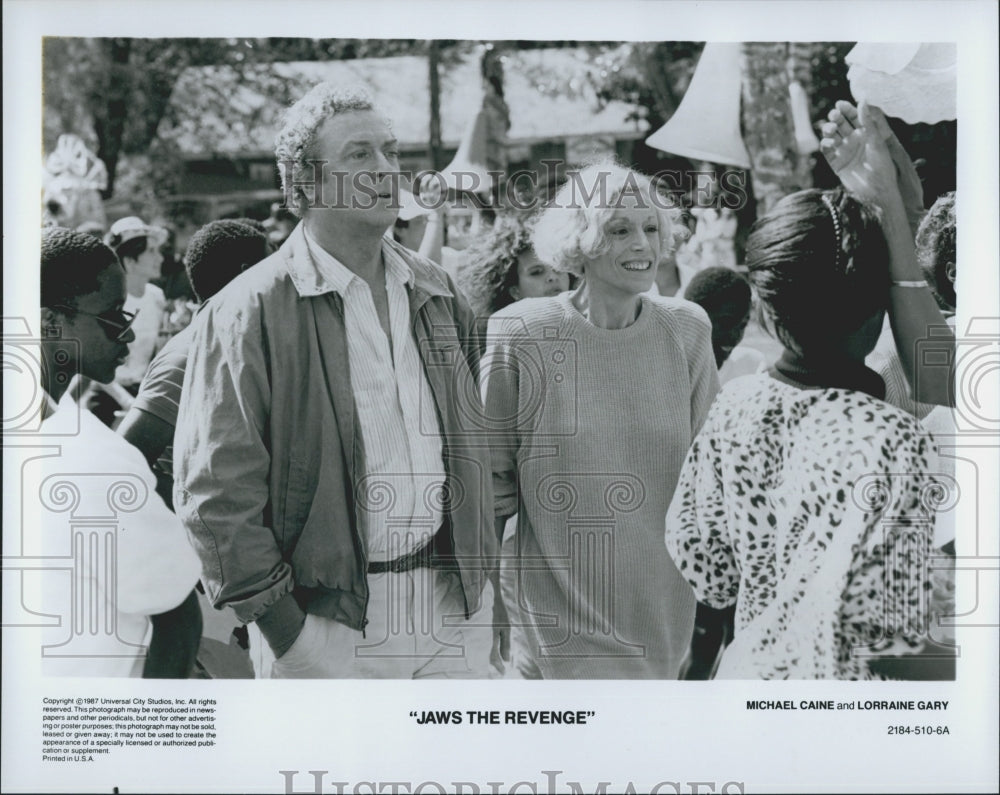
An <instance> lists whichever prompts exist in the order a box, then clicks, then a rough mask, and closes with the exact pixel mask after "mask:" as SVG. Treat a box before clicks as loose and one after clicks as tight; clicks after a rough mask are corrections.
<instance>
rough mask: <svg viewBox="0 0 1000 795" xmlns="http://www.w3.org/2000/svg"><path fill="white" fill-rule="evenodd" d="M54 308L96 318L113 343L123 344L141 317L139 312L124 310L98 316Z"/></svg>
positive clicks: (80, 311)
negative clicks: (137, 318)
mask: <svg viewBox="0 0 1000 795" xmlns="http://www.w3.org/2000/svg"><path fill="white" fill-rule="evenodd" d="M52 308H53V309H60V310H62V311H63V312H69V313H70V314H73V313H75V314H78V315H87V316H88V317H92V318H94V319H95V320H96V321H97V322H98V323H100V324H101V328H103V329H104V333H105V334H107V335H108V339H109V340H111V341H112V342H122V341H123V340H124V338H125V337H126V336H127V335H128V332H129V329H131V328H132V324H133V323H135V319H136V317H137V316H138V315H139V313H138V312H126V311H125V310H124V309H110V310H108V311H107V312H101V313H100V314H98V313H95V312H84V311H83V310H82V309H74V308H73V307H70V306H61V305H56V306H53V307H52Z"/></svg>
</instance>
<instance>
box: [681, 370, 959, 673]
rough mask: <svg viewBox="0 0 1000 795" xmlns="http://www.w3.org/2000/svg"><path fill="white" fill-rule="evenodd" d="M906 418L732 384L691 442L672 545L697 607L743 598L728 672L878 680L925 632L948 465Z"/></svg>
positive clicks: (852, 402) (845, 394)
mask: <svg viewBox="0 0 1000 795" xmlns="http://www.w3.org/2000/svg"><path fill="white" fill-rule="evenodd" d="M936 457H937V453H936V450H935V448H934V444H933V441H932V440H931V438H930V437H929V436H928V434H927V433H926V431H924V430H923V429H922V428H921V426H920V425H919V423H918V422H917V421H916V420H915V419H914V418H913V417H911V416H909V415H908V414H906V413H904V412H903V411H900V410H899V409H896V408H894V407H893V406H890V405H889V404H887V403H884V402H882V401H880V400H877V399H875V398H873V397H871V396H869V395H867V394H864V393H862V392H856V391H850V390H845V389H802V388H798V387H796V386H792V385H789V384H786V383H783V382H781V381H778V380H775V379H773V378H771V377H770V376H769V375H768V374H766V373H764V374H760V375H753V376H747V377H745V378H741V379H738V380H736V381H733V382H732V383H731V384H730V385H729V386H728V387H727V389H726V390H725V391H723V392H722V393H720V395H719V396H718V397H717V399H716V401H715V403H714V404H713V406H712V409H711V411H710V413H709V416H708V419H707V420H706V422H705V425H704V427H703V428H702V431H701V433H700V434H699V435H698V437H697V438H696V440H695V441H694V443H693V445H692V447H691V449H690V451H689V453H688V456H687V459H686V461H685V464H684V468H683V470H682V472H681V476H680V481H679V482H678V485H677V490H676V492H675V494H674V499H673V502H672V504H671V506H670V510H669V512H668V515H667V523H666V543H667V549H668V550H669V551H670V553H671V555H672V556H673V558H674V561H675V562H676V563H677V565H678V567H679V569H680V571H681V573H682V574H683V575H684V576H685V578H686V579H687V580H688V582H689V583H690V584H691V586H692V587H693V588H694V590H695V593H696V595H697V597H698V599H699V600H701V601H703V602H705V603H706V604H708V605H710V606H712V607H717V608H721V607H726V606H728V605H731V604H732V603H733V602H735V603H736V632H735V640H734V642H733V644H732V645H731V646H730V647H729V648H728V649H727V650H726V653H725V655H724V657H723V661H722V663H721V665H720V670H719V674H718V676H719V678H764V679H788V678H839V679H866V678H873V675H872V674H871V672H870V671H869V669H868V666H867V660H868V659H870V658H871V657H872V656H873V655H875V654H877V653H878V651H879V649H880V647H884V646H885V645H887V644H888V643H890V642H892V641H893V639H895V640H902V641H904V642H905V643H907V644H909V645H911V646H914V645H917V644H919V643H920V641H921V638H922V636H923V635H924V629H925V628H924V624H925V621H926V618H925V616H926V602H927V596H928V593H929V589H930V579H929V575H928V566H927V559H928V554H929V551H930V541H931V539H932V537H933V530H934V526H933V514H934V504H935V501H936V500H939V499H940V495H939V494H937V493H936V491H935V490H936V489H938V488H939V484H936V482H935V481H934V478H933V477H932V476H931V475H930V474H929V473H932V472H936V471H939V470H938V468H937V467H936Z"/></svg>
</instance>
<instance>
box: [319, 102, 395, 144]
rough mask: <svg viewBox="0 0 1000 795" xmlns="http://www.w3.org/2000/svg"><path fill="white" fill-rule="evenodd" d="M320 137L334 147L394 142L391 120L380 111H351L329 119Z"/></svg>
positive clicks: (322, 127)
mask: <svg viewBox="0 0 1000 795" xmlns="http://www.w3.org/2000/svg"><path fill="white" fill-rule="evenodd" d="M319 134H320V137H321V138H323V139H325V140H326V141H328V142H329V143H332V144H334V145H341V146H343V145H347V144H348V143H354V142H357V141H386V140H393V139H394V136H393V134H392V127H390V126H389V120H388V119H386V117H385V116H383V115H382V114H381V113H379V112H378V111H373V110H351V111H345V112H343V113H338V114H336V115H335V116H331V117H330V118H328V119H327V120H326V121H325V122H324V123H323V125H322V126H321V127H320V129H319Z"/></svg>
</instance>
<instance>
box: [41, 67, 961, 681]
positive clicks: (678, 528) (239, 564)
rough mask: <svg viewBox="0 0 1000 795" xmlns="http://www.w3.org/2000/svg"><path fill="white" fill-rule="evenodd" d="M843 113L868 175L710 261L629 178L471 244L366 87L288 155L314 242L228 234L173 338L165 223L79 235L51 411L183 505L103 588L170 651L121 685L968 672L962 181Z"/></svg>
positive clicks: (764, 224)
mask: <svg viewBox="0 0 1000 795" xmlns="http://www.w3.org/2000/svg"><path fill="white" fill-rule="evenodd" d="M822 131H823V136H824V137H823V142H822V146H823V154H824V156H825V157H826V158H827V160H828V162H829V163H830V165H831V167H832V168H833V170H834V172H835V173H836V174H837V176H838V178H839V179H840V181H841V183H842V184H841V186H840V187H838V188H836V189H834V190H805V191H800V192H797V193H794V194H791V195H788V196H786V197H785V198H784V199H782V200H781V201H780V202H778V203H777V204H776V205H775V206H774V207H773V208H771V209H770V211H769V212H767V213H766V214H764V215H762V217H760V218H759V219H758V221H757V222H756V223H755V225H754V227H753V229H752V230H751V234H750V236H749V238H748V240H747V243H746V253H745V258H744V262H743V263H742V265H741V266H740V267H739V268H731V267H710V268H706V269H703V270H701V271H700V272H698V273H696V274H693V275H690V274H686V273H684V274H682V273H681V272H680V271H679V269H678V265H677V251H678V248H679V247H681V246H683V245H684V241H685V240H686V238H687V237H688V236H689V234H690V231H689V230H688V228H687V226H686V224H685V223H684V222H683V221H682V219H681V218H680V216H679V214H678V212H677V211H675V210H673V209H670V208H669V207H668V206H667V204H665V203H664V202H663V201H662V196H661V194H660V193H659V192H658V191H659V187H658V185H657V184H656V183H655V181H653V180H651V179H650V178H649V177H647V176H645V175H643V174H641V173H638V172H637V171H635V170H634V169H630V168H628V167H626V166H624V165H622V164H620V163H617V162H615V161H611V160H607V161H601V162H597V163H594V164H591V165H588V166H586V167H583V168H581V169H579V170H578V171H577V172H576V173H575V175H574V179H573V180H571V181H570V182H567V183H566V184H565V185H564V186H563V187H562V188H561V189H560V191H559V192H558V193H557V194H556V196H555V201H553V202H551V203H548V204H545V205H543V206H542V207H541V208H540V209H538V210H536V211H528V210H517V211H514V210H508V211H501V212H500V213H499V214H498V215H497V217H496V219H495V220H494V221H493V222H492V224H489V225H486V224H484V228H483V229H482V230H481V232H480V234H479V236H478V238H477V239H475V240H474V241H473V242H472V243H471V244H470V245H469V246H467V247H466V248H464V249H462V250H461V251H457V250H455V249H449V248H448V246H447V245H445V242H446V241H445V239H444V235H443V233H442V226H443V217H442V216H443V211H442V210H440V209H437V208H439V207H440V206H441V205H442V203H441V202H438V201H437V199H439V198H441V197H440V196H437V195H435V193H434V188H433V182H434V181H433V180H431V181H428V182H426V183H424V184H423V185H418V186H414V193H415V194H416V195H415V196H414V194H408V193H401V192H400V190H401V189H400V188H399V181H398V179H396V177H397V175H398V173H399V153H398V149H397V144H396V141H395V139H394V137H393V134H392V128H391V125H390V120H389V119H387V118H386V117H385V116H384V115H383V113H382V112H381V111H380V110H379V108H378V105H377V103H376V102H375V101H374V100H373V99H372V97H370V96H369V95H368V94H367V93H366V92H364V91H362V90H359V89H354V88H344V87H339V86H335V85H331V84H321V85H319V86H316V87H315V88H314V89H313V90H311V91H310V92H308V93H307V94H306V95H305V96H304V97H302V98H301V99H300V100H299V101H298V102H296V103H295V104H294V105H293V106H292V107H291V108H290V109H289V110H288V111H287V113H286V116H285V119H284V126H283V127H282V129H281V131H280V133H279V134H278V137H277V141H276V144H275V153H276V158H277V162H278V164H279V171H280V173H281V178H282V182H283V187H284V190H285V196H286V202H285V205H286V206H285V207H284V208H283V209H282V212H283V213H287V214H290V216H291V220H292V221H293V222H294V223H288V224H287V226H286V228H285V229H284V230H283V231H282V232H281V234H280V235H276V234H275V230H274V226H275V225H274V224H271V225H270V226H271V228H270V229H269V228H266V227H264V226H262V225H261V224H260V222H255V221H252V220H251V219H246V218H244V219H223V220H216V221H213V222H211V223H209V224H207V225H206V226H205V227H203V228H202V229H200V230H199V231H198V232H197V233H196V234H195V235H194V236H193V237H192V238H191V240H190V242H189V244H188V246H187V251H186V253H185V256H184V268H185V272H186V274H187V278H188V280H189V282H190V286H191V288H192V291H193V294H194V296H195V297H196V304H197V305H196V306H193V307H191V310H190V311H189V312H188V313H187V315H186V316H185V317H184V319H183V322H177V319H176V316H175V317H174V322H173V325H172V326H171V324H170V323H166V325H167V326H168V327H170V333H168V334H164V331H163V330H164V325H165V321H164V318H165V317H168V316H169V310H168V308H167V306H166V303H165V299H164V295H163V292H162V291H161V290H159V288H157V287H156V286H155V285H154V284H152V283H151V282H153V281H155V280H156V279H157V278H158V277H159V276H160V273H159V270H160V264H161V262H162V259H163V257H162V254H161V247H162V246H163V244H164V242H165V241H166V231H165V230H163V229H162V228H160V227H157V226H155V225H152V224H147V223H145V222H143V221H142V220H141V219H139V218H137V217H129V218H124V219H122V220H119V221H117V222H116V223H115V224H114V225H113V226H112V227H111V229H110V230H109V231H108V233H107V235H106V236H105V237H104V240H103V242H102V241H101V240H99V239H98V238H97V237H95V236H94V235H93V234H92V233H91V232H88V231H85V230H77V231H71V230H68V229H63V228H58V227H54V228H48V229H45V230H43V238H42V239H43V243H42V263H41V283H42V299H41V316H42V326H43V329H45V332H46V333H45V335H46V337H48V338H50V339H54V340H59V341H63V342H65V345H63V346H62V347H61V348H60V349H59V355H52V354H50V355H49V356H48V357H47V359H46V363H45V367H44V370H43V386H44V390H45V393H46V396H47V402H46V405H45V419H44V422H45V423H47V424H48V427H49V428H51V429H52V432H53V433H56V434H58V433H60V432H61V431H60V430H59V428H60V427H69V425H68V423H70V418H71V416H75V413H82V414H83V415H85V417H86V419H85V421H84V423H83V425H81V433H80V435H79V436H77V437H76V438H75V442H74V445H72V447H73V449H74V450H76V451H77V452H76V453H73V452H72V450H70V451H68V452H67V451H66V450H64V456H65V455H71V454H72V455H74V461H73V463H74V467H75V468H74V469H73V471H74V472H89V471H107V469H106V468H107V467H109V466H113V467H115V468H116V469H115V471H121V472H127V473H132V474H134V475H135V476H136V478H138V479H139V480H140V481H141V482H142V483H143V484H145V487H146V489H147V491H148V496H147V498H146V500H145V501H144V503H143V506H142V509H141V510H140V511H139V512H136V513H132V514H129V516H128V521H127V531H123V532H121V533H120V534H119V535H120V538H121V542H120V544H119V547H118V550H119V559H118V562H117V572H118V577H117V580H108V579H107V578H104V579H101V576H100V573H99V572H97V571H87V570H84V571H83V572H82V573H80V574H79V575H78V576H82V577H85V578H90V579H91V580H93V581H94V583H95V587H96V588H97V589H98V590H100V592H101V593H102V598H104V599H105V600H106V602H107V604H108V605H109V609H111V608H113V612H115V614H116V615H117V623H118V626H119V627H120V628H127V630H124V629H123V631H125V632H126V634H122V632H119V635H120V636H121V637H122V638H126V637H127V640H128V641H129V642H130V643H131V644H132V645H133V647H134V648H136V649H140V650H144V651H142V652H141V653H139V654H138V656H133V657H131V658H128V659H129V661H128V663H127V664H125V665H123V664H122V655H121V654H115V653H113V652H112V651H109V652H108V653H107V657H104V656H102V651H101V648H100V641H99V640H95V641H94V644H95V646H94V648H93V649H92V655H91V657H90V662H89V663H88V666H89V670H88V671H87V672H90V673H95V674H102V675H142V676H169V677H187V676H201V677H209V678H228V677H257V678H428V677H430V678H470V677H487V676H494V677H496V676H501V675H502V676H506V677H518V678H527V679H574V678H583V679H619V678H645V679H677V678H689V679H707V678H712V677H716V678H764V679H772V678H842V679H867V678H878V677H886V676H890V677H891V676H898V677H902V678H924V677H926V676H929V675H930V676H944V675H947V670H946V669H947V664H944V665H942V664H941V660H942V658H946V657H947V655H946V654H943V653H942V649H943V648H944V647H942V646H940V644H939V643H938V640H939V638H936V637H932V634H933V633H931V631H930V628H931V626H932V623H933V620H935V619H936V618H939V617H940V616H943V615H948V614H949V611H950V610H951V605H950V604H949V598H950V588H949V583H948V581H947V577H942V576H941V574H940V571H941V570H945V571H946V570H947V560H948V558H949V555H952V556H953V555H954V539H953V531H952V532H942V531H941V529H940V528H939V529H938V530H937V532H936V531H935V517H934V510H933V504H932V503H933V502H934V500H933V499H930V498H929V497H928V494H931V493H937V491H939V490H940V488H941V484H942V483H945V482H946V481H947V474H948V473H947V471H946V468H945V467H944V466H943V464H942V462H941V461H939V460H938V457H937V452H936V447H935V443H934V439H933V435H932V433H931V431H930V430H929V429H930V428H932V427H933V428H938V429H946V428H947V424H948V421H949V414H948V412H949V411H950V408H949V407H950V405H951V404H952V402H953V400H954V397H953V389H952V387H951V380H950V378H951V374H950V371H949V368H948V367H946V366H944V367H943V366H934V365H933V363H934V362H940V361H941V357H940V356H938V357H935V356H928V355H926V353H927V349H928V347H931V348H933V349H934V351H936V352H938V353H940V354H942V355H943V356H944V357H945V358H948V356H949V355H950V351H951V348H952V347H953V345H954V339H953V337H951V336H949V335H948V334H947V333H945V334H941V333H931V330H932V329H938V330H940V328H944V329H947V323H946V314H952V313H953V312H954V305H955V291H954V281H955V272H956V268H955V254H954V252H955V220H954V195H953V194H952V195H949V196H946V197H943V198H942V199H941V200H939V202H938V203H937V204H936V205H935V206H934V207H933V208H932V209H931V211H930V213H928V214H927V215H926V217H923V212H922V210H923V207H922V195H918V194H919V190H920V183H919V179H918V178H917V177H916V172H915V170H914V168H913V165H912V164H911V163H910V160H909V158H908V157H907V156H906V153H905V152H904V151H903V150H902V147H900V146H899V144H898V141H896V140H895V138H894V136H892V135H891V132H889V130H888V127H887V125H886V123H885V120H884V118H883V117H882V116H881V114H880V112H879V111H878V109H877V108H869V107H867V106H862V107H861V108H855V107H854V106H853V105H851V104H850V103H848V102H840V103H838V104H837V107H836V109H835V110H833V111H831V113H830V116H829V120H828V122H827V123H825V124H824V125H823V128H822ZM317 161H319V162H323V163H324V169H325V170H324V171H323V172H322V174H321V175H320V176H316V175H315V172H314V170H313V164H314V163H315V162H317ZM320 196H322V197H323V198H324V201H320V200H319V197H320ZM918 205H919V206H918ZM428 207H434V208H435V209H431V210H429V209H428ZM401 208H402V209H401ZM287 220H288V218H285V217H284V216H282V221H287ZM276 243H277V244H279V245H276ZM754 313H756V320H757V322H759V323H760V324H761V325H762V326H763V327H764V328H765V329H766V330H767V331H768V332H769V333H770V334H771V335H772V336H773V338H774V340H776V343H777V344H779V345H780V347H781V353H780V356H779V357H778V358H777V360H776V361H768V360H766V358H765V357H764V356H763V355H762V354H761V353H760V352H759V351H757V350H754V349H753V348H752V347H750V346H748V345H747V344H746V343H745V342H744V341H743V337H744V332H745V330H746V329H747V327H748V324H749V323H750V322H751V320H752V318H753V317H754ZM918 351H922V352H923V355H918ZM67 372H71V373H73V374H75V375H76V376H77V378H75V379H73V380H72V382H71V381H70V380H69V379H67V377H66V373H67ZM95 392H96V393H97V394H99V395H101V396H102V397H101V398H100V399H96V398H95V397H94V394H95ZM88 395H89V397H88ZM81 405H83V406H86V407H89V408H90V409H93V413H91V411H89V410H85V411H83V412H80V411H79V407H80V406H81ZM83 431H85V433H84V432H83ZM65 463H66V462H65V461H58V460H55V461H54V462H53V464H52V466H54V467H63V468H64V467H65ZM872 483H874V484H876V488H874V490H873V489H872V488H870V487H869V486H870V484H872ZM866 484H868V485H866ZM936 490H937V491H936ZM873 495H875V496H873ZM929 506H930V507H929ZM890 519H891V521H890ZM47 522H48V523H47V524H46V525H44V526H43V528H42V532H43V534H44V535H45V536H46V537H47V538H51V539H52V543H53V544H58V543H59V541H58V538H59V534H60V532H62V530H60V528H64V525H61V524H60V522H59V517H57V516H53V517H49V519H48V520H47ZM929 650H930V651H936V652H937V653H935V654H928V653H926V652H928V651H929ZM102 660H105V661H106V662H102ZM886 660H890V661H893V662H894V663H895V664H888V663H887V662H886ZM900 660H902V661H903V662H902V663H900V662H899V661H900ZM942 671H944V673H942ZM81 672H84V671H83V669H82V668H81V669H78V670H76V671H73V673H81Z"/></svg>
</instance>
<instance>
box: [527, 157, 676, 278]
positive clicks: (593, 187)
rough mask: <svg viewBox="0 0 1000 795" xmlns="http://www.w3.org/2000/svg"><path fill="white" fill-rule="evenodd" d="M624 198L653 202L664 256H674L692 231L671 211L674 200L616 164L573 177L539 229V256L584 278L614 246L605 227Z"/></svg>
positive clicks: (536, 240)
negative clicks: (586, 269)
mask: <svg viewBox="0 0 1000 795" xmlns="http://www.w3.org/2000/svg"><path fill="white" fill-rule="evenodd" d="M624 196H634V197H635V198H637V199H638V200H639V201H640V202H647V203H648V204H649V206H650V207H652V208H653V209H654V210H655V211H656V215H657V218H658V220H659V233H660V252H661V256H662V257H664V258H666V257H668V256H670V255H671V254H673V252H674V249H675V247H676V245H677V243H678V242H679V241H680V240H681V239H683V237H684V236H686V234H685V233H686V231H687V230H686V229H684V228H683V225H682V224H681V223H680V212H679V210H677V209H675V208H673V207H671V206H669V204H670V200H669V198H668V197H667V196H665V195H663V194H662V193H660V192H659V191H657V189H656V186H655V185H654V184H653V182H652V180H651V179H650V178H649V177H647V176H646V175H645V174H641V173H639V172H638V171H634V170H633V169H630V168H626V167H625V166H623V165H621V164H620V163H618V162H616V161H614V160H602V161H600V162H597V163H593V164H591V165H588V166H585V167H584V168H582V169H581V170H579V171H573V172H570V173H569V180H568V181H567V182H566V183H565V184H564V185H563V186H562V187H561V188H560V189H559V192H558V193H556V195H555V197H554V199H553V200H552V202H550V203H549V204H548V205H546V207H545V209H544V210H543V211H542V213H541V215H540V216H539V218H538V221H537V222H536V224H535V227H534V232H533V234H532V238H531V240H532V247H533V248H534V249H535V254H537V255H538V258H539V259H540V260H541V261H542V262H544V263H546V264H548V265H550V266H552V268H554V269H555V270H558V271H564V272H567V273H571V274H573V275H574V276H582V275H583V270H584V265H585V264H586V263H587V262H588V261H589V260H592V259H595V258H596V257H599V256H600V255H601V254H603V253H604V252H606V251H607V250H608V248H609V247H610V245H611V241H610V239H609V238H608V236H607V233H606V231H605V227H606V226H607V224H608V221H610V220H611V217H612V216H613V215H614V213H615V210H617V209H619V207H620V200H621V199H622V198H623V197H624Z"/></svg>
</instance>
